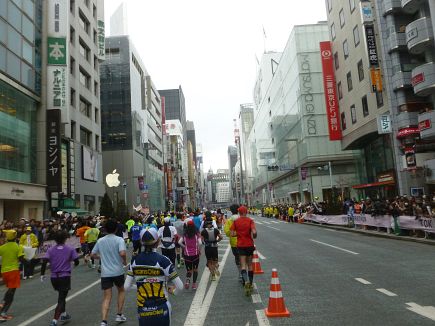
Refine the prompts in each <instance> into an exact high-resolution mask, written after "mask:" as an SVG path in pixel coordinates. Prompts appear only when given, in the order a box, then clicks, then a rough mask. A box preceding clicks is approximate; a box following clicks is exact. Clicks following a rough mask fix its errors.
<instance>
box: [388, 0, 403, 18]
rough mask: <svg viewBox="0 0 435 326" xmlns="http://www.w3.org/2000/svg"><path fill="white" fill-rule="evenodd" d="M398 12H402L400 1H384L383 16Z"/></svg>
mask: <svg viewBox="0 0 435 326" xmlns="http://www.w3.org/2000/svg"><path fill="white" fill-rule="evenodd" d="M399 10H402V4H401V1H400V0H384V16H386V15H389V14H390V13H392V12H395V11H399Z"/></svg>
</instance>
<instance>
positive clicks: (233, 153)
mask: <svg viewBox="0 0 435 326" xmlns="http://www.w3.org/2000/svg"><path fill="white" fill-rule="evenodd" d="M227 153H228V171H229V176H230V190H231V201H232V202H233V203H238V202H239V193H237V191H236V171H235V167H236V163H237V159H238V153H237V147H235V146H231V145H230V146H228V151H227Z"/></svg>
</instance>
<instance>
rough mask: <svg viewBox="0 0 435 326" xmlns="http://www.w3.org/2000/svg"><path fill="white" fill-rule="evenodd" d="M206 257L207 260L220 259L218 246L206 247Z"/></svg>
mask: <svg viewBox="0 0 435 326" xmlns="http://www.w3.org/2000/svg"><path fill="white" fill-rule="evenodd" d="M204 251H205V257H206V258H207V260H215V261H217V260H218V248H217V247H205V250H204Z"/></svg>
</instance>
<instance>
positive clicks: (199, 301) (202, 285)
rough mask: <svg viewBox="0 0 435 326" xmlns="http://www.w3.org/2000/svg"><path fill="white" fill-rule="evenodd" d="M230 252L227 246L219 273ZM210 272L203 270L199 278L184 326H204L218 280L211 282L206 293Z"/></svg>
mask: <svg viewBox="0 0 435 326" xmlns="http://www.w3.org/2000/svg"><path fill="white" fill-rule="evenodd" d="M230 251H231V247H230V246H228V247H227V250H226V251H225V254H224V256H223V257H222V261H221V262H220V264H219V271H220V273H221V274H222V271H223V269H224V266H225V262H226V261H227V258H228V254H229V253H230ZM209 275H210V272H209V271H208V269H205V270H204V272H203V273H202V276H201V281H200V282H199V286H198V289H197V290H196V293H195V296H194V297H193V300H192V304H191V305H190V309H189V313H188V314H187V317H186V321H185V322H184V326H202V325H204V322H205V319H206V317H207V313H208V310H209V309H210V306H211V301H212V300H213V296H214V294H215V292H216V288H217V285H218V284H219V281H220V278H218V279H217V281H214V282H211V284H210V288H209V290H208V292H207V294H206V293H205V292H206V290H207V283H208V278H209Z"/></svg>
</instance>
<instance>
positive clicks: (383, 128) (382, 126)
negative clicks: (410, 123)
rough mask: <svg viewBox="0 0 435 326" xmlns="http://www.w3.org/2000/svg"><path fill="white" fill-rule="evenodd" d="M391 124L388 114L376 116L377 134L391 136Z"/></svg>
mask: <svg viewBox="0 0 435 326" xmlns="http://www.w3.org/2000/svg"><path fill="white" fill-rule="evenodd" d="M391 131H392V123H391V117H390V115H389V114H381V115H378V134H391Z"/></svg>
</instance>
